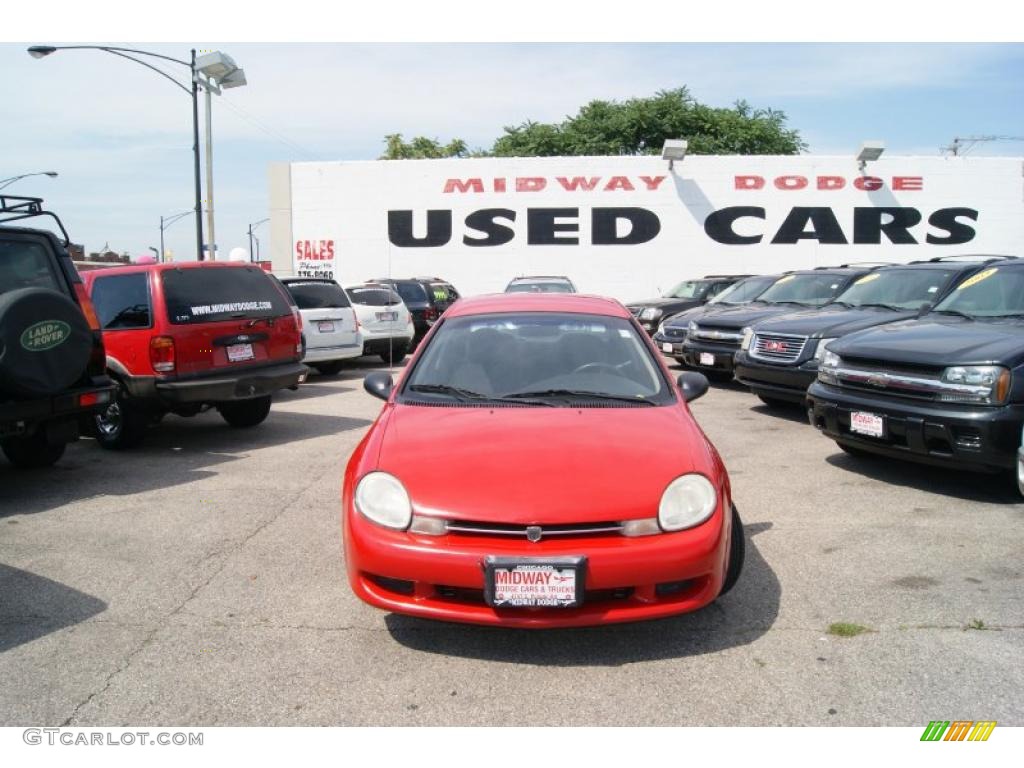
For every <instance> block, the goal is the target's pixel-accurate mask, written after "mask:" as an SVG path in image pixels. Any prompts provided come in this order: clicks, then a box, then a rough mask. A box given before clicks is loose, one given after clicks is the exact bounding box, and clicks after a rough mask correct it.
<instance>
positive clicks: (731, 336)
mask: <svg viewBox="0 0 1024 768" xmlns="http://www.w3.org/2000/svg"><path fill="white" fill-rule="evenodd" d="M690 338H691V339H697V340H699V341H713V342H716V343H718V344H723V345H725V346H729V347H739V345H740V342H741V341H743V333H742V331H738V330H736V329H735V328H715V327H712V326H707V325H698V326H697V327H696V328H694V329H693V330H692V331H690Z"/></svg>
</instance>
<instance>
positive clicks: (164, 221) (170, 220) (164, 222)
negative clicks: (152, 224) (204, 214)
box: [160, 211, 192, 264]
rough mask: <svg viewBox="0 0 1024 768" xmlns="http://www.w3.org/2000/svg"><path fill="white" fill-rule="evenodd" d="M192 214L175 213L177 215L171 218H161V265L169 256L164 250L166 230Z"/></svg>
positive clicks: (186, 212)
mask: <svg viewBox="0 0 1024 768" xmlns="http://www.w3.org/2000/svg"><path fill="white" fill-rule="evenodd" d="M191 213H192V211H182V212H181V213H175V214H172V215H170V216H161V217H160V263H161V264H162V263H163V261H164V258H166V255H167V251H166V250H164V230H165V229H167V228H168V227H170V226H171V224H173V223H174V222H176V221H179V220H180V219H183V218H185V217H186V216H188V215H189V214H191Z"/></svg>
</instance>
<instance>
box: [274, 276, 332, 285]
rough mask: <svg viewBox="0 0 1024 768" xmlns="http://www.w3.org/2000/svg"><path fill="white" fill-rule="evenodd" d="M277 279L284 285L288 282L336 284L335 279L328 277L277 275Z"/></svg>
mask: <svg viewBox="0 0 1024 768" xmlns="http://www.w3.org/2000/svg"><path fill="white" fill-rule="evenodd" d="M274 277H277V275H274ZM278 280H280V281H281V282H282V283H284V284H285V285H288V283H331V284H335V285H336V284H337V281H336V280H332V279H331V278H329V277H279V278H278Z"/></svg>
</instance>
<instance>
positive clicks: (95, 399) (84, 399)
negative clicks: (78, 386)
mask: <svg viewBox="0 0 1024 768" xmlns="http://www.w3.org/2000/svg"><path fill="white" fill-rule="evenodd" d="M109 402H110V393H109V392H86V393H85V394H84V395H79V396H78V406H79V407H80V408H88V407H89V406H91V405H100V404H101V403H109Z"/></svg>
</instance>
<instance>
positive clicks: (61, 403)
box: [0, 376, 114, 442]
mask: <svg viewBox="0 0 1024 768" xmlns="http://www.w3.org/2000/svg"><path fill="white" fill-rule="evenodd" d="M113 392H114V384H113V382H112V381H111V380H110V379H108V378H107V377H106V376H101V377H96V378H94V379H93V381H92V383H91V384H90V386H87V387H78V388H76V389H69V390H68V391H67V392H62V393H61V394H59V395H56V396H54V397H44V398H38V399H34V400H15V401H12V402H7V403H0V437H13V436H16V435H31V434H33V433H35V432H36V431H37V430H38V429H40V428H43V427H45V428H46V429H47V431H48V432H50V433H53V434H52V435H51V440H50V442H69V441H71V440H74V439H75V438H76V437H77V436H78V422H79V420H80V419H81V418H82V417H85V416H91V415H92V414H94V413H97V412H99V411H101V410H103V409H104V408H106V407H107V404H108V403H109V402H110V398H111V397H112V395H113ZM58 433H59V434H58Z"/></svg>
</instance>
